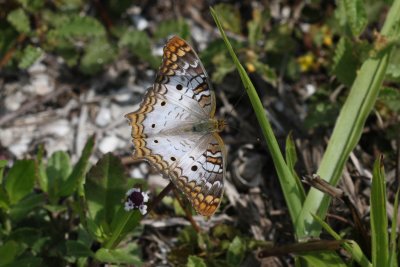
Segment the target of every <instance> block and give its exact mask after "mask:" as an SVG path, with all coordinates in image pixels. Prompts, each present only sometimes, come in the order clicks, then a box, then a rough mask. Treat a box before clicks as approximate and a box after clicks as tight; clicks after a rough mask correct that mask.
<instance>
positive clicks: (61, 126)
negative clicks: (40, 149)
mask: <svg viewBox="0 0 400 267" xmlns="http://www.w3.org/2000/svg"><path fill="white" fill-rule="evenodd" d="M41 131H42V132H43V133H45V134H50V135H55V136H59V137H64V136H66V135H68V134H70V133H71V131H72V129H71V124H70V122H69V121H67V120H64V119H62V120H56V121H53V122H51V123H48V124H46V125H45V126H44V127H43V128H42V129H41Z"/></svg>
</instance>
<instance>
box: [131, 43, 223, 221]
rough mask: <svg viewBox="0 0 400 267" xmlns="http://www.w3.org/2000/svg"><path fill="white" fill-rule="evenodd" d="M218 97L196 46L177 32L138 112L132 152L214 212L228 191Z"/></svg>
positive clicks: (200, 207) (199, 206)
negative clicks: (217, 108)
mask: <svg viewBox="0 0 400 267" xmlns="http://www.w3.org/2000/svg"><path fill="white" fill-rule="evenodd" d="M214 113H215V98H214V93H213V91H212V88H211V86H210V83H209V81H208V76H207V73H206V72H205V70H204V67H203V65H202V64H201V62H200V59H199V58H198V56H197V54H196V53H195V52H194V50H193V49H192V48H191V47H190V46H189V45H188V44H187V43H186V42H185V41H184V40H182V39H181V38H179V37H177V36H174V37H172V38H171V39H170V40H169V41H168V42H167V44H166V45H165V47H164V55H163V62H162V65H161V67H160V69H159V71H158V73H157V77H156V82H155V84H154V85H153V87H151V88H149V89H148V92H147V94H146V96H145V97H144V100H143V102H142V103H141V105H140V107H139V109H138V110H137V111H136V112H133V113H129V114H127V115H126V117H127V118H128V119H129V121H130V124H131V126H132V138H133V144H134V146H135V151H134V153H133V157H134V158H136V159H143V160H146V161H148V162H149V163H150V164H151V165H152V166H154V167H155V168H156V169H157V170H158V171H159V172H161V173H162V174H163V175H164V176H166V177H169V178H170V179H171V180H172V182H173V183H174V184H175V186H177V187H178V188H179V189H180V190H182V192H183V193H184V194H185V195H186V196H187V197H188V199H189V200H190V202H191V203H192V205H193V207H194V208H195V210H196V211H197V212H198V213H200V214H201V215H203V216H211V215H213V214H214V212H215V211H216V209H217V208H218V206H219V204H220V202H221V198H222V194H223V179H224V176H225V158H226V153H225V147H224V143H223V141H222V139H221V137H220V136H219V135H218V133H217V132H219V131H221V130H222V128H223V127H224V123H223V121H219V120H217V119H215V118H214Z"/></svg>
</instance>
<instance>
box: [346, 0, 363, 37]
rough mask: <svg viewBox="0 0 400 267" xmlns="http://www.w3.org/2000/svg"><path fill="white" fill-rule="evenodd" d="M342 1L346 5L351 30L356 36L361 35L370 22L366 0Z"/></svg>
mask: <svg viewBox="0 0 400 267" xmlns="http://www.w3.org/2000/svg"><path fill="white" fill-rule="evenodd" d="M340 2H341V4H342V5H344V10H345V11H346V19H347V22H348V24H349V26H350V29H351V32H352V33H353V35H354V36H355V37H357V36H359V35H360V34H361V33H362V32H363V31H364V29H365V27H366V26H367V23H368V21H367V14H366V11H365V6H364V5H365V3H364V0H341V1H340Z"/></svg>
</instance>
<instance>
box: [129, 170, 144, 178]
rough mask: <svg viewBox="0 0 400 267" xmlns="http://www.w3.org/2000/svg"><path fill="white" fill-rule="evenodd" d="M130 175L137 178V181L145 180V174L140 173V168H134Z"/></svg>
mask: <svg viewBox="0 0 400 267" xmlns="http://www.w3.org/2000/svg"><path fill="white" fill-rule="evenodd" d="M130 175H131V177H132V178H135V179H143V178H144V175H143V173H142V172H141V171H140V169H139V168H134V169H133V170H132V171H131V172H130Z"/></svg>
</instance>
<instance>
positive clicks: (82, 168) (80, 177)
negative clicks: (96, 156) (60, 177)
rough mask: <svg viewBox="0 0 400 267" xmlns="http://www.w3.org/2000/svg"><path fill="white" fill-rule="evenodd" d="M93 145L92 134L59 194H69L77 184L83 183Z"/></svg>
mask: <svg viewBox="0 0 400 267" xmlns="http://www.w3.org/2000/svg"><path fill="white" fill-rule="evenodd" d="M93 146H94V136H92V137H90V138H89V139H88V141H87V142H86V145H85V147H84V148H83V151H82V155H81V157H80V159H79V161H78V162H77V163H76V165H75V167H74V169H73V170H72V173H71V174H70V175H69V177H68V179H67V181H66V183H64V187H63V188H62V189H61V191H60V196H69V195H71V194H72V193H73V192H74V191H75V190H76V189H77V188H78V186H81V185H82V184H83V183H84V180H85V175H86V172H87V168H88V165H89V157H90V155H91V154H92V150H93Z"/></svg>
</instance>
